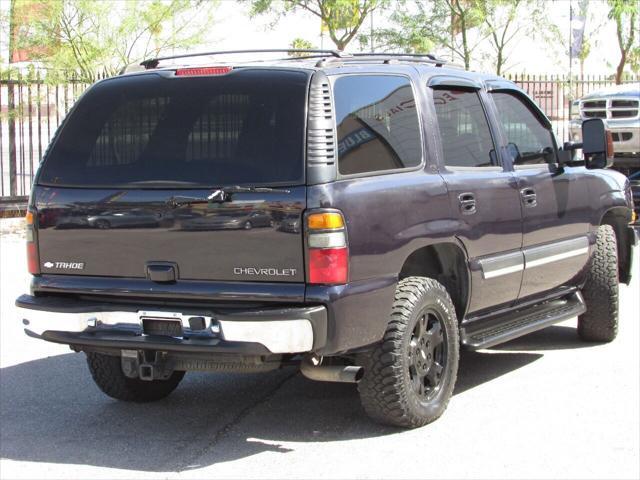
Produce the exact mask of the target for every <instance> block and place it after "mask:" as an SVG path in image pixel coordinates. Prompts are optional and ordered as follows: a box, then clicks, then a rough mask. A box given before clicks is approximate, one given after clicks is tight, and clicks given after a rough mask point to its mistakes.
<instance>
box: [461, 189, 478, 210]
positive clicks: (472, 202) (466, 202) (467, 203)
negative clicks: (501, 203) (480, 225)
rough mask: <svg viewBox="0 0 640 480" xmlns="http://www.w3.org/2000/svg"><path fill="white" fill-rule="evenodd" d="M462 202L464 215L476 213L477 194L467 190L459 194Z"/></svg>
mask: <svg viewBox="0 0 640 480" xmlns="http://www.w3.org/2000/svg"><path fill="white" fill-rule="evenodd" d="M458 201H459V202H460V211H461V212H462V214H463V215H473V214H474V213H476V196H475V195H474V194H473V193H471V192H465V193H461V194H460V195H458Z"/></svg>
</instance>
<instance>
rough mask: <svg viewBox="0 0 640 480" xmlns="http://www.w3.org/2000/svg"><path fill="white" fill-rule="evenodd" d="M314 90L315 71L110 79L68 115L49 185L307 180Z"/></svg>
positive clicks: (47, 172)
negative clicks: (309, 102)
mask: <svg viewBox="0 0 640 480" xmlns="http://www.w3.org/2000/svg"><path fill="white" fill-rule="evenodd" d="M306 91H307V74H306V73H303V72H287V71H268V70H244V71H243V70H237V71H235V72H232V73H230V74H228V75H224V76H213V77H212V76H208V77H189V78H185V77H169V76H166V75H163V74H161V73H158V74H147V75H140V76H133V77H128V78H127V77H125V78H121V79H114V80H109V81H106V82H104V83H101V84H98V85H96V86H95V87H93V88H92V89H91V90H90V91H88V92H87V93H86V95H84V97H83V98H82V99H81V100H80V102H79V103H78V105H77V107H76V109H75V110H74V111H73V113H72V114H71V115H70V116H69V118H68V119H67V120H66V121H65V125H64V127H63V129H62V130H61V132H60V136H59V138H58V140H57V141H56V142H55V143H54V145H53V146H52V149H51V151H50V152H49V154H48V155H47V158H46V160H45V163H44V165H43V167H42V171H41V173H40V176H39V183H41V184H50V185H65V186H88V187H98V186H104V187H113V186H135V185H140V186H162V185H164V184H167V185H168V186H181V185H184V186H220V185H267V184H268V185H295V184H301V183H302V182H303V181H304V178H303V172H304V152H303V139H304V125H305V118H304V112H305V101H306V100H305V99H306Z"/></svg>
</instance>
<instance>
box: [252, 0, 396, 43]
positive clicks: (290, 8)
mask: <svg viewBox="0 0 640 480" xmlns="http://www.w3.org/2000/svg"><path fill="white" fill-rule="evenodd" d="M245 1H249V2H250V3H251V16H255V15H262V14H269V13H271V14H276V15H277V16H278V17H279V16H282V15H287V14H290V13H295V12H299V11H306V12H309V13H311V14H313V15H315V16H316V17H318V18H319V19H320V21H321V23H322V28H323V29H324V28H326V29H327V31H328V33H329V38H331V40H332V41H333V43H334V44H335V45H336V48H337V49H338V50H344V49H345V48H346V47H347V45H348V44H349V42H351V40H353V38H354V37H355V36H356V35H357V33H358V30H359V29H360V27H361V26H362V24H363V22H364V20H365V19H366V18H367V16H368V15H369V14H370V13H371V12H373V11H374V10H375V9H376V8H378V7H379V6H380V5H381V4H383V3H386V0H280V1H278V0H245Z"/></svg>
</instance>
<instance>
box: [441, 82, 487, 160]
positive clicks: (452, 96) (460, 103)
mask: <svg viewBox="0 0 640 480" xmlns="http://www.w3.org/2000/svg"><path fill="white" fill-rule="evenodd" d="M433 103H434V106H435V109H436V116H437V118H438V127H439V129H440V139H441V142H442V152H443V154H444V164H445V165H446V166H448V167H491V166H496V165H497V157H496V152H495V149H494V146H493V140H492V138H491V131H490V130H489V124H488V123H487V117H486V115H485V113H484V108H483V107H482V103H481V101H480V97H479V96H478V93H477V92H475V91H469V90H460V89H437V90H434V91H433Z"/></svg>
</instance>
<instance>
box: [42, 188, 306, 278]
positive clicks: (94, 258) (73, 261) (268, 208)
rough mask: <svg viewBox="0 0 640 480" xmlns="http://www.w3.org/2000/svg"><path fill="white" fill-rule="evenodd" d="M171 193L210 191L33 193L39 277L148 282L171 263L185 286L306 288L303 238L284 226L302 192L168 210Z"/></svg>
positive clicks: (296, 214)
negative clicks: (151, 268)
mask: <svg viewBox="0 0 640 480" xmlns="http://www.w3.org/2000/svg"><path fill="white" fill-rule="evenodd" d="M176 193H177V194H180V195H189V196H194V197H198V196H206V195H207V194H208V191H188V192H185V191H184V190H182V191H178V192H176V191H168V190H86V189H71V188H43V187H38V188H37V191H36V195H35V197H36V208H37V210H38V212H39V215H38V220H39V229H38V239H39V246H40V266H41V271H42V273H56V274H69V275H97V276H112V277H145V276H146V275H147V272H146V268H147V265H148V264H149V262H171V263H175V264H176V266H177V270H178V273H179V278H180V279H184V280H188V279H190V280H221V281H233V280H250V281H270V282H273V281H284V282H304V270H303V251H302V239H301V233H300V232H299V231H292V230H291V229H289V228H283V227H282V224H283V222H285V221H287V220H288V219H291V218H300V216H301V214H302V210H303V209H304V206H305V187H302V186H300V187H290V188H288V189H286V190H285V189H282V190H281V191H280V193H268V194H260V193H238V194H234V195H233V198H232V200H231V201H230V202H226V203H223V204H202V205H193V206H182V207H178V208H172V207H170V206H169V205H168V204H167V203H166V202H167V200H168V199H169V198H170V197H172V196H173V195H175V194H176Z"/></svg>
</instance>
